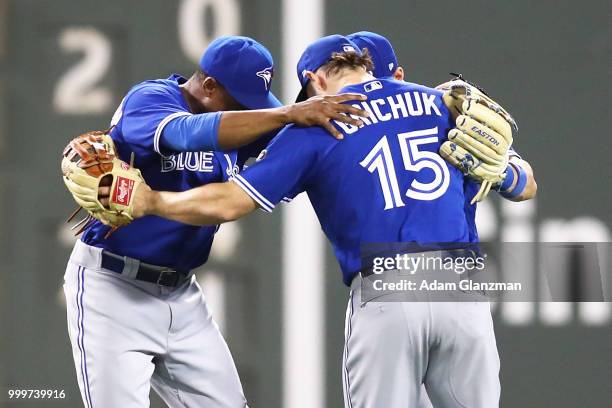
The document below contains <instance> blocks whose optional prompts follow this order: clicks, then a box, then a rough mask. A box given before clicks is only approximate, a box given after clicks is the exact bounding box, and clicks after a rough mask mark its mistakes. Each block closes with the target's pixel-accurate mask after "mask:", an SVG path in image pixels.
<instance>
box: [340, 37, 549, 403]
mask: <svg viewBox="0 0 612 408" xmlns="http://www.w3.org/2000/svg"><path fill="white" fill-rule="evenodd" d="M347 37H348V38H349V39H350V40H352V41H353V42H354V43H355V44H356V45H357V46H358V47H359V48H360V49H367V50H368V51H369V53H370V55H371V57H372V62H373V64H374V69H373V70H372V75H374V76H375V77H376V78H386V79H395V80H398V81H404V68H403V67H402V66H400V65H399V63H398V59H397V56H396V54H395V51H394V49H393V46H392V45H391V42H390V41H389V40H388V39H387V38H386V37H384V36H382V35H380V34H377V33H373V32H370V31H359V32H356V33H353V34H350V35H348V36H347ZM508 153H509V162H510V163H514V164H515V165H516V166H520V167H521V168H523V169H524V173H525V176H526V180H525V183H526V187H525V189H524V190H523V191H522V192H521V193H520V194H515V195H510V194H501V196H502V197H504V198H506V199H508V200H512V201H523V200H529V199H531V198H533V197H534V196H535V193H536V190H537V184H536V182H535V178H534V175H533V170H532V168H531V166H530V165H529V163H528V162H526V161H525V160H524V159H523V158H522V157H521V156H520V155H519V154H518V153H517V152H516V150H515V149H514V148H513V147H512V146H511V147H510V149H509V152H508ZM464 188H465V190H466V193H467V194H466V200H467V199H469V197H470V196H472V195H473V194H475V193H476V191H477V190H478V186H477V184H476V183H475V182H474V180H471V179H469V178H468V179H466V180H465V185H464ZM498 191H499V192H500V193H501V191H500V190H498ZM517 191H520V189H519V190H517ZM475 211H476V206H471V205H469V204H468V203H466V206H465V213H466V218H467V220H468V223H469V225H470V231H471V237H470V240H471V241H475V240H477V237H478V232H477V229H476V218H475V215H476V214H475ZM423 388H426V387H425V386H423V387H422V389H421V397H420V398H421V400H420V401H419V403H418V407H419V408H428V407H431V406H432V404H431V401H430V400H429V397H428V395H427V391H426V389H423Z"/></svg>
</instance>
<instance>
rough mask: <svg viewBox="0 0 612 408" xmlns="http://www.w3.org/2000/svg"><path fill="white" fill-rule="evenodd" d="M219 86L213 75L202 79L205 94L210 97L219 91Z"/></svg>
mask: <svg viewBox="0 0 612 408" xmlns="http://www.w3.org/2000/svg"><path fill="white" fill-rule="evenodd" d="M218 87H219V83H218V82H217V80H216V79H215V78H213V77H206V78H205V79H204V80H203V81H202V89H203V90H204V94H205V95H206V96H207V97H209V98H210V97H211V96H212V95H213V94H214V93H215V92H216V91H217V88H218Z"/></svg>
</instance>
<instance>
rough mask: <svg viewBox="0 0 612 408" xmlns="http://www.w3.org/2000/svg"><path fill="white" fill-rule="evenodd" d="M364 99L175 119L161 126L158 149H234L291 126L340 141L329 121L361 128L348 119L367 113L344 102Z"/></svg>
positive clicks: (322, 99)
mask: <svg viewBox="0 0 612 408" xmlns="http://www.w3.org/2000/svg"><path fill="white" fill-rule="evenodd" d="M365 99H366V97H365V96H364V95H360V94H341V95H326V96H317V97H313V98H310V99H308V100H307V101H304V102H300V103H296V104H293V105H288V106H282V107H279V108H274V109H261V110H251V111H227V112H211V113H202V114H198V115H189V114H184V115H176V117H174V118H172V119H171V120H169V121H168V122H167V123H164V126H163V127H162V130H161V134H160V140H159V145H160V146H161V148H162V150H165V151H171V152H182V151H202V150H230V149H237V148H240V147H242V146H246V145H248V144H251V143H252V142H254V141H255V140H257V139H258V138H259V137H261V136H262V135H265V134H267V133H269V132H271V131H273V130H275V129H279V128H282V127H284V126H285V125H288V124H290V123H295V124H297V125H300V126H322V127H324V128H325V129H327V131H328V132H329V133H331V134H332V135H333V136H334V137H336V138H342V133H340V132H339V131H338V129H336V128H335V127H334V126H333V125H332V124H331V120H337V121H340V122H343V123H348V124H351V125H355V126H360V125H361V121H360V120H359V119H355V118H353V117H351V116H349V115H353V116H362V117H367V112H365V111H363V110H361V109H357V108H355V107H353V106H351V105H347V104H344V103H343V102H347V101H354V100H365Z"/></svg>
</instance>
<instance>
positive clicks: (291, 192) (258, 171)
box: [231, 126, 333, 212]
mask: <svg viewBox="0 0 612 408" xmlns="http://www.w3.org/2000/svg"><path fill="white" fill-rule="evenodd" d="M308 129H310V131H311V132H316V133H320V132H319V131H320V130H322V129H319V128H297V127H293V126H289V127H288V128H285V129H284V130H283V131H281V132H280V133H279V134H278V136H276V138H274V140H272V142H271V143H270V145H269V146H268V147H267V148H266V149H265V150H264V151H263V152H262V154H261V155H260V158H259V160H258V161H257V162H256V163H255V164H253V165H251V166H249V167H248V168H247V169H246V170H245V171H244V172H243V173H242V174H236V175H234V177H232V179H231V180H232V181H233V182H234V183H236V184H237V185H238V186H239V187H240V188H242V189H243V190H244V191H245V192H246V193H247V194H248V195H249V196H250V197H251V198H252V199H253V200H254V201H255V202H256V203H257V204H258V205H259V206H260V207H261V208H262V209H263V210H264V211H267V212H272V210H274V207H275V206H276V204H278V203H279V202H280V201H281V200H283V199H286V198H293V197H295V196H296V195H297V194H299V193H301V192H302V191H304V190H306V189H307V186H308V183H309V182H310V180H312V178H313V177H314V176H315V175H316V173H317V170H318V166H319V163H320V162H321V158H322V157H323V156H324V155H325V150H324V147H325V143H322V138H323V137H325V138H328V139H329V140H333V139H332V138H331V137H329V136H326V135H324V134H323V135H322V137H317V136H318V135H311V134H308V133H309V130H308ZM315 139H319V142H317V140H315Z"/></svg>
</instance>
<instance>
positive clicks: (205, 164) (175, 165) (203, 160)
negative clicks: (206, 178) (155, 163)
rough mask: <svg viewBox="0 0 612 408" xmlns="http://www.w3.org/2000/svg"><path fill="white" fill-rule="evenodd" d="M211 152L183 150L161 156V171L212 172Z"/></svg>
mask: <svg viewBox="0 0 612 408" xmlns="http://www.w3.org/2000/svg"><path fill="white" fill-rule="evenodd" d="M213 158H214V155H213V152H183V153H179V154H173V155H172V156H162V158H161V171H162V173H167V172H169V171H182V170H188V171H199V172H204V173H212V172H213V170H214V168H215V167H214V164H213Z"/></svg>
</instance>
